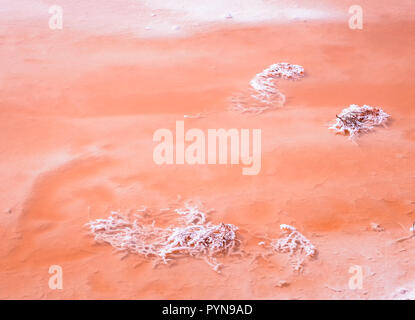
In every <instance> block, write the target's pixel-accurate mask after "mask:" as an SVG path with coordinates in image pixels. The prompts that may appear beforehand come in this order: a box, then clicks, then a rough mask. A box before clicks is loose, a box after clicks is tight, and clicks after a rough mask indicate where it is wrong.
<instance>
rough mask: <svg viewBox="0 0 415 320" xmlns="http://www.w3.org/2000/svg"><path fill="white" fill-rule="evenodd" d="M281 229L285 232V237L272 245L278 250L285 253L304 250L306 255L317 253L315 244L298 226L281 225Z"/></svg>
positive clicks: (291, 253)
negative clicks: (299, 230) (298, 229)
mask: <svg viewBox="0 0 415 320" xmlns="http://www.w3.org/2000/svg"><path fill="white" fill-rule="evenodd" d="M280 228H281V230H282V231H283V232H284V234H285V237H283V238H280V239H278V240H276V241H274V242H273V243H272V244H271V245H272V247H273V248H274V249H275V250H276V251H278V252H283V253H286V252H288V253H290V255H293V254H295V253H302V252H304V253H305V255H306V256H314V255H315V254H316V248H315V247H314V245H313V244H312V243H311V242H310V240H308V239H307V238H306V237H304V236H303V235H302V234H301V233H300V232H298V231H297V229H296V228H294V227H292V226H290V225H288V224H282V225H280Z"/></svg>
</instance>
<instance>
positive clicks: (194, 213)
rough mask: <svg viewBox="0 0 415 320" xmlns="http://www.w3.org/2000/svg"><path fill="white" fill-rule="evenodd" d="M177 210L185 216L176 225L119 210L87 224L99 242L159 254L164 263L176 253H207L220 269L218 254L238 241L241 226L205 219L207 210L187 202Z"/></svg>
mask: <svg viewBox="0 0 415 320" xmlns="http://www.w3.org/2000/svg"><path fill="white" fill-rule="evenodd" d="M176 212H177V213H178V214H180V215H182V216H183V217H182V219H178V225H177V226H169V227H166V228H159V227H156V226H155V224H154V222H153V224H150V225H148V224H147V225H146V224H140V223H138V221H137V219H136V220H134V221H133V222H131V221H129V220H128V219H127V218H125V217H123V216H122V215H120V214H119V213H117V212H112V213H111V215H110V216H109V217H108V218H107V219H97V220H94V221H91V222H89V223H87V224H86V225H87V226H88V227H89V229H90V231H91V233H92V234H93V235H94V236H95V240H96V241H97V242H99V243H108V244H110V245H111V246H113V247H114V248H116V249H117V250H125V251H127V252H132V253H137V254H141V255H144V256H146V257H156V258H158V259H160V260H161V261H162V262H164V263H168V261H170V260H171V258H172V257H174V256H186V255H187V256H195V257H201V256H204V257H205V258H206V261H207V262H208V263H209V265H211V266H212V267H213V269H214V270H215V271H217V272H219V266H220V264H218V263H217V262H216V258H215V257H216V256H217V255H218V254H221V253H227V252H229V251H230V250H231V249H233V248H234V247H235V246H236V245H237V243H238V242H239V241H238V240H237V239H236V231H237V230H238V228H237V227H236V226H234V225H232V224H224V223H221V224H219V225H214V224H211V223H210V222H206V216H205V213H204V212H203V211H201V210H200V209H199V208H198V207H197V206H192V205H189V204H186V205H185V208H183V209H176Z"/></svg>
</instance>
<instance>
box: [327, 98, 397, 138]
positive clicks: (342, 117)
mask: <svg viewBox="0 0 415 320" xmlns="http://www.w3.org/2000/svg"><path fill="white" fill-rule="evenodd" d="M336 117H337V119H336V123H334V124H333V125H332V126H331V127H329V129H331V130H334V131H336V133H340V134H344V135H349V136H350V139H353V138H355V137H357V136H358V135H359V134H361V133H366V132H369V131H371V130H373V129H374V127H375V126H380V125H383V126H385V124H386V122H387V120H388V118H389V117H390V115H389V114H387V113H386V112H384V111H383V110H382V109H381V108H378V107H371V106H368V105H363V106H362V107H359V106H358V105H356V104H352V105H350V106H349V107H348V108H346V109H343V111H342V112H341V113H340V114H339V115H337V116H336Z"/></svg>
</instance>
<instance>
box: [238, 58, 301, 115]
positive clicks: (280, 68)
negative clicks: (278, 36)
mask: <svg viewBox="0 0 415 320" xmlns="http://www.w3.org/2000/svg"><path fill="white" fill-rule="evenodd" d="M303 77H304V68H303V67H302V66H299V65H295V64H290V63H286V62H282V63H276V64H273V65H271V66H269V67H268V68H267V69H265V70H264V71H262V72H261V73H258V74H257V75H256V76H255V77H254V78H253V79H252V80H251V81H250V85H251V91H253V93H252V94H251V95H250V97H251V98H253V99H254V100H253V101H249V98H245V99H244V98H243V97H239V98H237V99H234V102H233V107H232V109H233V110H236V111H239V112H241V113H253V114H258V113H262V112H263V111H266V110H269V109H271V108H272V107H273V104H274V103H278V104H279V105H281V106H282V105H284V103H285V96H284V95H283V94H282V93H281V92H280V91H279V90H278V89H277V86H276V79H289V80H299V79H301V78H303Z"/></svg>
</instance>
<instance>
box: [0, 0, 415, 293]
mask: <svg viewBox="0 0 415 320" xmlns="http://www.w3.org/2000/svg"><path fill="white" fill-rule="evenodd" d="M116 3H118V2H114V1H106V2H105V3H100V2H97V1H71V4H67V5H64V6H63V7H64V28H63V29H62V30H50V29H49V28H48V18H49V17H50V15H49V14H48V12H47V9H48V7H49V5H51V4H52V3H50V2H48V1H30V3H29V2H19V3H17V2H16V3H12V4H10V3H5V2H1V6H0V8H1V9H0V14H1V15H2V18H4V19H5V21H6V23H4V24H2V26H1V29H0V31H1V32H0V37H1V45H0V67H1V70H2V72H1V75H0V83H1V88H0V105H1V108H0V117H1V121H2V139H1V142H0V150H1V157H0V159H1V160H0V173H1V175H0V176H1V177H2V180H3V181H2V183H1V184H0V204H1V207H0V209H1V216H0V219H1V224H0V225H1V227H0V230H1V232H2V240H3V241H2V244H1V245H0V255H1V259H0V270H1V271H2V272H1V273H0V283H1V286H0V297H1V298H49V299H58V298H75V299H82V298H172V299H178V298H194V299H196V298H201V299H203V298H212V299H213V298H218V299H220V298H241V299H243V298H246V299H255V298H267V299H271V298H272V299H273V298H280V299H294V298H304V299H306V298H323V299H330V298H362V299H365V298H387V297H391V296H392V295H393V294H394V292H395V291H396V290H397V289H398V288H401V287H408V289H411V288H413V285H414V281H415V279H414V278H413V276H412V275H413V274H414V273H413V270H414V264H413V262H411V260H410V259H408V253H410V252H412V251H413V250H414V243H413V241H403V242H399V243H395V242H394V240H396V239H398V238H401V237H403V236H406V235H407V232H409V227H410V226H411V225H412V222H413V220H415V219H414V214H413V212H414V209H415V208H414V202H413V201H414V196H415V194H414V190H415V188H414V187H415V185H414V179H413V178H414V176H415V168H414V160H415V153H414V146H415V145H414V141H415V128H414V125H413V124H414V116H415V113H414V108H413V106H414V102H415V97H414V94H413V86H414V78H413V74H414V71H415V70H414V69H415V66H414V64H413V52H414V43H415V42H414V35H415V32H414V31H415V20H413V17H412V16H411V12H413V10H409V9H411V8H412V6H413V4H412V3H411V1H399V2H398V3H397V4H395V5H394V6H393V7H390V6H389V2H387V1H380V2H377V3H376V6H375V5H374V4H373V3H371V2H370V1H363V2H362V7H363V8H364V17H365V18H364V19H365V20H364V21H365V24H364V29H363V30H351V29H349V28H348V22H347V19H348V17H349V14H348V4H344V3H343V2H342V1H335V2H333V1H330V2H328V1H327V2H325V1H312V2H309V4H305V5H304V6H300V5H298V6H297V7H295V6H294V5H295V3H294V2H288V1H287V2H286V3H283V4H279V5H277V4H275V3H274V2H273V1H264V2H258V3H261V4H259V5H258V6H257V7H252V8H251V5H252V3H253V2H251V1H245V2H243V3H244V4H246V7H245V6H237V5H236V4H235V2H232V1H231V2H227V4H226V5H224V6H223V7H222V6H220V7H219V5H218V3H219V2H212V6H211V7H208V8H204V10H202V9H200V8H201V7H199V6H196V4H194V3H195V2H192V4H190V3H189V2H187V1H184V2H179V3H178V4H177V5H176V4H173V2H164V1H163V2H161V1H159V2H157V1H156V2H151V5H150V2H146V1H142V2H137V1H134V2H132V1H131V2H130V1H126V4H125V6H123V7H120V6H117V5H116ZM278 3H281V2H278ZM274 5H276V6H277V7H278V6H280V7H282V8H283V9H284V10H282V13H281V12H279V11H278V12H277V11H276V12H273V11H272V10H269V8H270V6H274ZM222 8H223V10H222ZM246 8H250V9H252V10H249V12H250V13H249V14H248V13H247V10H245V9H246ZM135 10H136V12H137V14H135ZM222 11H223V14H222ZM265 12H267V14H265ZM292 12H294V15H297V16H296V18H299V19H294V17H293V16H291V15H290V14H291V13H292ZM152 13H155V14H156V15H155V16H152ZM228 13H231V15H232V18H231V19H227V18H226V17H225V16H226V15H227V14H228ZM251 14H252V15H251ZM263 15H265V16H263ZM284 15H285V19H282V18H281V19H280V17H283V16H284ZM120 17H122V18H123V19H120ZM196 23H197V24H198V25H195V24H196ZM146 26H150V28H151V29H150V30H146V29H145V27H146ZM174 26H180V28H174ZM277 62H290V63H294V64H299V65H301V66H303V67H304V68H305V77H304V78H303V79H302V80H301V81H295V82H290V81H280V82H279V89H280V90H281V92H283V93H284V95H285V96H286V103H285V106H284V107H282V108H279V109H278V110H275V111H272V112H266V113H263V114H261V115H257V116H248V115H243V114H239V113H235V112H231V111H229V106H230V98H231V97H232V96H233V95H235V94H236V93H238V92H241V91H242V92H244V90H246V88H247V87H249V81H250V80H251V79H252V78H253V77H254V76H255V74H257V73H259V72H261V71H262V70H264V69H265V68H267V67H268V66H269V65H271V64H273V63H277ZM353 103H356V104H359V105H362V104H368V105H373V106H380V107H382V109H383V110H385V111H386V112H387V113H388V114H390V115H391V116H392V121H391V122H390V124H389V126H388V128H387V129H378V130H376V131H375V132H373V133H371V134H368V135H365V136H363V137H361V139H359V143H358V145H355V144H353V143H351V142H350V141H349V140H348V139H347V137H344V136H336V135H334V134H333V133H332V132H330V131H329V130H328V129H327V128H328V126H329V125H330V124H331V123H333V121H334V120H335V116H336V114H338V113H339V112H340V111H341V110H342V109H343V108H345V107H347V106H349V105H350V104H353ZM199 113H200V114H203V117H200V118H187V119H186V118H184V117H183V116H184V115H195V114H199ZM177 120H184V121H185V128H186V129H190V128H200V129H202V130H208V129H210V128H250V129H253V128H261V130H262V168H261V172H260V174H259V175H257V176H243V175H242V174H241V167H240V166H230V165H229V166H228V165H213V166H208V165H206V166H203V165H199V166H190V165H182V166H179V165H172V166H157V165H156V164H155V163H154V161H153V158H152V154H153V148H154V143H153V141H152V136H153V133H154V131H155V130H157V129H159V128H168V129H170V130H172V131H174V127H175V122H176V121H177ZM178 195H180V198H181V199H184V200H185V199H196V200H200V201H203V202H204V203H205V205H206V207H208V208H214V209H215V211H214V212H212V213H211V214H210V216H209V218H210V220H211V221H212V222H214V223H220V222H225V223H231V224H234V225H237V226H239V228H240V230H239V232H240V233H239V235H240V237H241V239H243V245H244V248H245V251H246V255H245V256H243V257H224V258H223V263H224V269H223V271H222V274H221V275H218V274H217V273H215V272H213V271H212V270H211V268H210V267H209V266H208V265H206V263H205V262H204V261H200V260H196V259H191V258H189V259H187V258H186V259H180V260H178V261H176V262H175V263H173V264H171V265H169V266H158V267H157V268H156V269H154V268H153V266H152V263H151V262H149V261H147V260H146V259H143V258H142V257H139V256H134V255H130V256H129V257H127V258H125V259H122V260H121V257H120V255H118V254H117V253H115V252H113V251H112V249H111V248H110V247H109V246H107V245H97V244H95V243H94V241H93V239H92V237H91V236H90V235H88V233H87V231H88V230H87V229H86V228H85V227H84V224H85V223H86V222H88V221H90V220H91V219H97V218H105V217H107V216H108V215H109V213H110V211H111V210H118V211H121V212H124V213H131V212H133V211H134V210H137V209H140V208H141V207H142V206H147V207H149V208H153V210H154V212H158V211H159V210H160V209H162V208H166V207H168V206H169V205H170V204H171V203H172V202H174V201H176V200H177V197H178ZM372 222H374V223H378V224H380V225H381V226H382V227H383V228H384V231H383V232H374V231H373V230H371V223H372ZM283 223H286V224H290V225H293V226H295V227H296V228H297V229H298V230H299V231H301V233H302V234H304V235H305V236H306V237H307V238H308V239H310V241H312V243H313V244H314V245H315V246H316V247H317V249H318V256H317V258H316V259H314V260H309V261H308V260H307V261H306V265H305V268H304V271H303V273H301V274H298V273H295V272H293V270H292V268H291V266H290V265H289V259H288V257H287V256H286V255H281V254H274V255H271V256H270V257H269V258H268V259H264V258H263V257H262V254H264V253H266V252H265V250H264V249H263V248H262V247H261V246H258V242H260V241H263V237H264V236H267V237H269V238H278V237H279V236H280V230H279V225H280V224H283ZM51 265H60V266H61V267H62V269H63V272H64V289H63V290H58V291H53V290H50V289H49V287H48V279H49V277H50V274H49V273H48V269H49V267H50V266H51ZM352 265H359V266H362V268H363V270H364V274H365V278H364V288H363V289H362V290H350V289H349V287H348V281H349V277H350V274H349V268H350V267H351V266H352ZM195 270H197V272H195ZM189 274H192V277H189V276H188V275H189ZM173 279H174V281H173ZM281 280H285V281H287V282H289V286H285V287H283V288H280V287H278V286H277V287H276V286H275V284H276V283H278V282H279V281H281Z"/></svg>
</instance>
